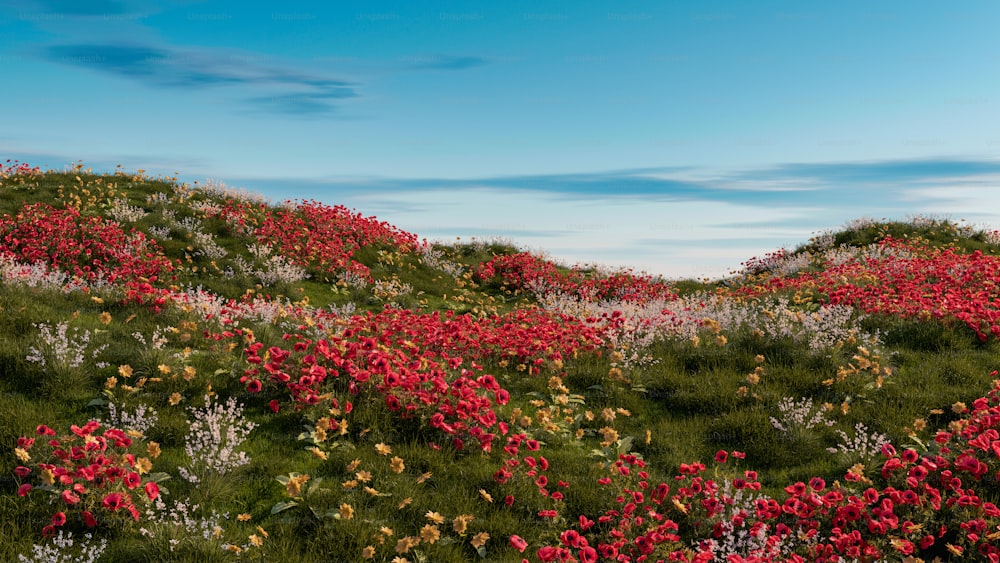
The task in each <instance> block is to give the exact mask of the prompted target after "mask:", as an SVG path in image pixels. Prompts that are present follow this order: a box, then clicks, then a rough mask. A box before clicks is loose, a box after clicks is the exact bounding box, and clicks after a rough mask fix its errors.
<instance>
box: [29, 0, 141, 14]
mask: <svg viewBox="0 0 1000 563" xmlns="http://www.w3.org/2000/svg"><path fill="white" fill-rule="evenodd" d="M41 4H42V6H43V7H44V9H45V10H46V11H48V12H53V13H58V14H65V15H68V16H106V15H114V14H123V13H125V11H126V8H125V6H124V5H123V4H122V3H121V2H117V1H116V0H88V1H87V2H80V1H79V0H44V1H43V2H41Z"/></svg>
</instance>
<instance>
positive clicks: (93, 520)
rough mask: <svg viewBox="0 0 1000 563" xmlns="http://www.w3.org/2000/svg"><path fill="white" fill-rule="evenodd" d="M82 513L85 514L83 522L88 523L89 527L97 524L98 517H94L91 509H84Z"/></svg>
mask: <svg viewBox="0 0 1000 563" xmlns="http://www.w3.org/2000/svg"><path fill="white" fill-rule="evenodd" d="M80 515H81V516H83V523H84V524H86V525H87V527H88V528H93V527H96V526H97V519H96V518H94V515H93V514H91V513H90V511H89V510H84V511H83V512H82V513H81V514H80Z"/></svg>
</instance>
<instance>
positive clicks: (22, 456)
mask: <svg viewBox="0 0 1000 563" xmlns="http://www.w3.org/2000/svg"><path fill="white" fill-rule="evenodd" d="M14 455H16V456H17V459H19V460H21V461H23V462H27V461H28V460H29V459H31V454H29V453H28V450H26V449H24V448H14Z"/></svg>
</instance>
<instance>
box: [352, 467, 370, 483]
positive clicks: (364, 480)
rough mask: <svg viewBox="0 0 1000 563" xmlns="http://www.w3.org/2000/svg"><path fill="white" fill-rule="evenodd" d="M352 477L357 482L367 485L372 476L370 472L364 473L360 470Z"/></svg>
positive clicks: (364, 471)
mask: <svg viewBox="0 0 1000 563" xmlns="http://www.w3.org/2000/svg"><path fill="white" fill-rule="evenodd" d="M354 476H355V477H357V478H358V481H361V482H362V483H367V482H368V481H371V480H372V474H371V472H370V471H366V470H364V469H362V470H361V471H358V472H357V473H355V474H354Z"/></svg>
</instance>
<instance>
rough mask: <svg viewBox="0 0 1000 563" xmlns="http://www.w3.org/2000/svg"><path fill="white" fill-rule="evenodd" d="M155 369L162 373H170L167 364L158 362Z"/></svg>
mask: <svg viewBox="0 0 1000 563" xmlns="http://www.w3.org/2000/svg"><path fill="white" fill-rule="evenodd" d="M156 369H158V370H160V373H162V374H163V375H169V374H170V366H168V365H167V364H160V365H158V366H156Z"/></svg>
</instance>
